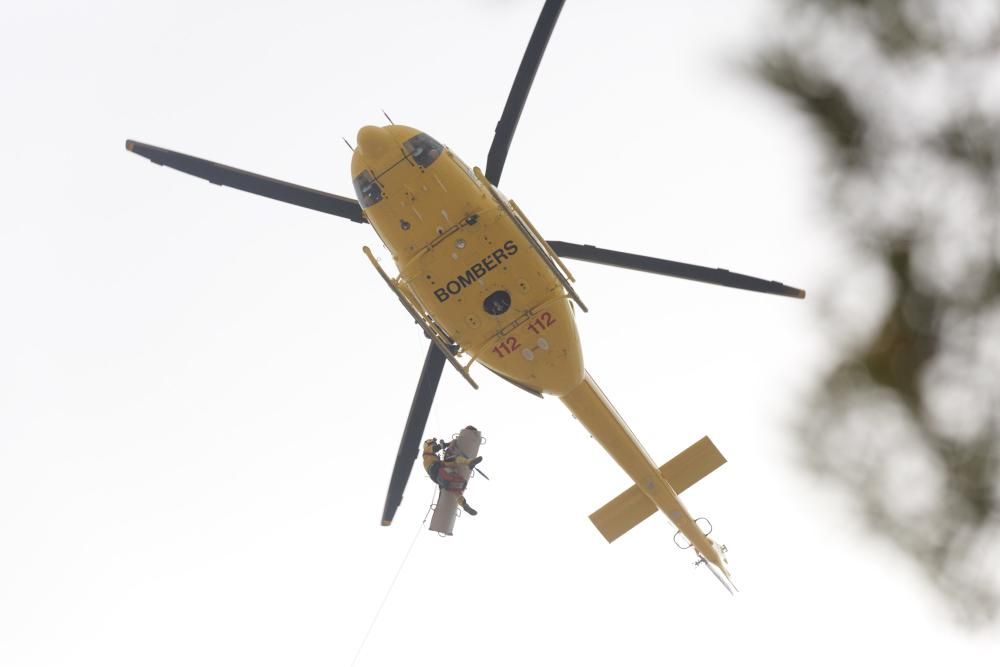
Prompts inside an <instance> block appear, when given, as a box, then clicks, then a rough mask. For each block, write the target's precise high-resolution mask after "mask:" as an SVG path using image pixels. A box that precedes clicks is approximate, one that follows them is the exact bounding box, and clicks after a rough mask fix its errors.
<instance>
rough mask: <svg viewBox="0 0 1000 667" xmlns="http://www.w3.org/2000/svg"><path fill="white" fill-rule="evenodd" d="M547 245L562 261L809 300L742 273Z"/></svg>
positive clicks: (575, 246) (589, 248) (585, 247)
mask: <svg viewBox="0 0 1000 667" xmlns="http://www.w3.org/2000/svg"><path fill="white" fill-rule="evenodd" d="M548 244H549V246H550V247H551V248H552V250H553V251H554V252H555V253H556V254H557V255H559V256H560V257H569V258H570V259H580V260H583V261H585V262H594V263H596V264H606V265H608V266H617V267H619V268H622V269H633V270H635V271H646V272H649V273H656V274H659V275H661V276H671V277H674V278H683V279H685V280H694V281H697V282H701V283H709V284H711V285H721V286H723V287H735V288H736V289H744V290H750V291H751V292H763V293H765V294H775V295H777V296H788V297H792V298H795V299H804V298H805V297H806V293H805V290H801V289H799V288H798V287H790V286H788V285H783V284H782V283H779V282H775V281H773V280H764V279H762V278H755V277H753V276H747V275H744V274H742V273H733V272H732V271H727V270H725V269H710V268H708V267H705V266H698V265H697V264H685V263H684V262H674V261H672V260H669V259H659V258H657V257H646V256H645V255H633V254H631V253H627V252H619V251H617V250H607V249H605V248H597V247H594V246H592V245H578V244H576V243H566V242H565V241H549V242H548Z"/></svg>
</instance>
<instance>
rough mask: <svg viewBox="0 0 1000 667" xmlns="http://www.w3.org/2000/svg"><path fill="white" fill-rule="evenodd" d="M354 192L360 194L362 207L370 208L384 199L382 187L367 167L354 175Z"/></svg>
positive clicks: (359, 200)
mask: <svg viewBox="0 0 1000 667" xmlns="http://www.w3.org/2000/svg"><path fill="white" fill-rule="evenodd" d="M354 192H355V193H357V195H358V202H359V203H360V204H361V208H368V207H369V206H371V205H372V204H377V203H379V202H380V201H382V188H381V187H380V186H379V184H378V181H376V180H375V177H374V176H372V173H371V172H370V171H368V170H367V169H366V170H364V171H363V172H361V173H360V174H358V175H357V176H355V177H354Z"/></svg>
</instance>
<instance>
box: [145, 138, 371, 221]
mask: <svg viewBox="0 0 1000 667" xmlns="http://www.w3.org/2000/svg"><path fill="white" fill-rule="evenodd" d="M125 149H126V150H129V151H131V152H133V153H137V154H139V155H141V156H143V157H144V158H148V159H149V160H151V161H153V162H155V163H156V164H159V165H164V166H167V167H170V168H171V169H176V170H178V171H183V172H184V173H186V174H191V175H192V176H197V177H198V178H204V179H205V180H206V181H209V182H211V183H215V184H216V185H228V186H229V187H231V188H236V189H237V190H243V191H244V192H250V193H253V194H255V195H261V196H263V197H269V198H271V199H277V200H278V201H283V202H286V203H289V204H295V205H296V206H302V207H304V208H311V209H312V210H314V211H320V212H322V213H329V214H331V215H336V216H339V217H341V218H347V219H348V220H353V221H354V222H365V218H364V216H363V215H362V214H361V205H360V204H358V202H357V200H354V199H351V198H349V197H341V196H340V195H333V194H330V193H329V192H323V191H321V190H313V189H312V188H307V187H304V186H301V185H295V184H294V183H287V182H285V181H279V180H277V179H274V178H268V177H267V176H261V175H260V174H254V173H251V172H249V171H243V170H242V169H236V168H235V167H229V166H226V165H224V164H219V163H218V162H209V161H208V160H203V159H201V158H198V157H192V156H190V155H185V154H184V153H177V152H175V151H171V150H167V149H166V148H159V147H158V146H151V145H149V144H144V143H141V142H139V141H132V140H131V139H129V140H127V141H126V142H125Z"/></svg>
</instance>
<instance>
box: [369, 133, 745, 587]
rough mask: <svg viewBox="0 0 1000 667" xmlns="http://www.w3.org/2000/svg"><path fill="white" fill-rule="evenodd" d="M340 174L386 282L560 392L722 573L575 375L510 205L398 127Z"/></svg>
mask: <svg viewBox="0 0 1000 667" xmlns="http://www.w3.org/2000/svg"><path fill="white" fill-rule="evenodd" d="M351 174H352V177H353V179H354V186H355V191H356V193H357V195H358V200H359V202H360V203H361V206H362V210H363V211H364V215H365V217H366V218H367V220H368V221H369V222H370V223H371V225H372V227H374V229H375V230H376V232H377V233H378V235H379V237H380V238H381V240H382V242H383V243H384V244H385V246H386V248H388V249H389V251H390V252H391V253H392V259H393V261H394V262H395V264H396V267H397V269H398V270H399V277H398V278H397V279H396V280H395V287H396V289H397V290H399V291H400V292H402V293H403V294H404V296H405V298H406V299H407V300H408V301H409V302H410V303H411V304H413V306H414V310H415V311H417V312H420V313H422V315H426V316H427V318H428V319H429V320H430V321H432V323H433V325H434V328H436V329H437V330H438V331H440V332H441V334H442V335H443V336H444V337H445V340H446V341H448V344H449V345H451V344H454V345H457V348H458V349H459V350H460V351H461V352H464V353H465V354H468V355H469V356H470V357H471V358H472V359H473V360H475V361H478V362H479V363H481V364H482V365H484V366H486V367H487V368H489V369H491V370H493V371H495V372H496V373H497V374H499V375H500V376H502V377H504V378H506V379H508V380H510V381H511V382H513V383H515V384H517V385H519V386H521V387H523V388H525V389H528V390H529V391H533V392H537V393H545V394H551V395H553V396H557V397H560V398H561V399H562V401H563V403H564V404H565V405H566V406H567V407H568V408H569V409H570V411H571V412H572V413H573V414H574V415H575V416H576V418H577V419H578V420H579V421H580V422H581V424H583V425H584V427H585V428H586V429H587V430H588V431H589V432H590V434H591V435H592V436H593V437H594V439H596V440H597V441H598V442H600V443H601V445H602V446H603V447H604V448H605V449H606V450H607V451H608V453H609V454H610V455H611V456H612V458H613V459H614V460H615V462H616V463H618V465H619V466H621V468H622V469H623V470H624V471H625V472H626V473H627V474H628V475H629V477H631V478H632V479H633V480H634V481H635V483H636V485H637V486H638V487H639V488H640V489H641V490H642V491H643V493H644V494H645V495H646V496H647V497H648V498H649V499H650V500H652V501H653V503H654V504H655V505H656V507H657V508H659V509H660V510H661V511H662V512H663V513H664V514H665V515H666V516H667V517H668V518H669V519H670V521H672V522H673V523H674V525H676V526H677V528H678V530H679V531H680V532H681V533H683V534H684V535H685V536H686V537H687V538H688V540H690V542H691V543H692V545H693V546H695V548H696V549H697V551H698V552H699V554H700V555H701V556H702V557H704V558H705V559H707V560H708V561H709V562H711V563H713V564H715V565H716V566H718V567H720V568H721V569H722V570H723V571H725V565H724V559H723V558H722V555H721V553H720V552H719V550H718V548H717V547H716V545H715V544H714V543H713V542H712V541H711V540H709V539H708V538H707V537H706V536H705V535H704V534H703V533H702V531H701V529H700V528H699V527H698V526H697V525H696V523H695V521H694V520H693V519H692V518H691V516H690V515H689V514H688V512H687V509H686V508H685V507H684V506H683V504H682V503H681V502H680V500H679V498H678V497H677V494H676V493H675V492H674V490H673V489H672V488H671V486H670V484H669V483H667V482H666V481H665V480H664V479H663V477H662V476H661V474H660V472H659V470H658V468H657V466H656V464H655V463H654V462H653V460H652V459H651V458H650V457H649V455H648V454H647V453H646V451H645V449H644V448H643V447H642V445H641V444H640V443H639V441H638V439H637V438H636V436H635V435H634V434H633V433H632V431H631V430H630V429H629V427H628V425H627V424H626V423H625V422H624V420H623V419H622V417H621V416H620V415H619V414H618V412H617V411H616V410H615V409H614V407H613V406H612V405H611V403H610V402H609V401H608V399H607V398H606V397H605V396H604V394H603V392H602V391H601V390H600V388H599V387H598V386H597V385H596V383H595V382H594V381H593V380H592V379H591V377H590V375H589V374H588V373H587V372H586V370H585V368H584V364H583V355H582V351H581V346H580V338H579V335H578V332H577V328H576V324H575V321H574V314H573V305H572V303H571V301H572V296H573V295H572V294H570V292H569V289H571V288H569V289H568V286H567V284H566V283H565V281H564V280H561V279H560V276H559V274H558V273H557V272H556V271H554V270H553V265H552V263H551V262H552V258H551V256H549V257H547V256H546V255H547V253H546V250H547V248H546V246H545V244H544V241H541V240H540V237H537V236H535V235H533V234H532V232H531V230H526V229H525V227H524V225H523V224H519V223H518V221H517V220H515V217H514V216H515V215H517V214H513V211H514V209H515V208H516V205H513V204H512V202H509V201H507V200H506V199H505V198H504V197H503V195H501V194H500V193H499V192H497V191H496V190H495V188H493V187H492V186H491V185H489V183H488V182H486V181H485V178H484V177H482V174H481V172H479V171H478V170H472V169H470V168H469V167H468V166H467V165H466V164H465V163H464V162H462V160H461V159H460V158H459V157H458V156H457V155H455V154H454V153H453V152H452V151H451V150H449V149H448V148H447V147H445V146H443V145H442V144H440V143H438V142H437V141H435V140H434V139H432V138H431V137H430V136H428V135H427V134H424V133H422V132H420V131H419V130H416V129H414V128H410V127H406V126H403V125H389V126H386V127H372V126H367V127H364V128H362V129H361V130H360V131H359V132H358V145H357V147H356V148H355V150H354V156H353V159H352V163H351ZM512 206H513V207H514V208H512ZM518 210H519V209H518ZM512 214H513V215H512ZM529 225H530V223H529Z"/></svg>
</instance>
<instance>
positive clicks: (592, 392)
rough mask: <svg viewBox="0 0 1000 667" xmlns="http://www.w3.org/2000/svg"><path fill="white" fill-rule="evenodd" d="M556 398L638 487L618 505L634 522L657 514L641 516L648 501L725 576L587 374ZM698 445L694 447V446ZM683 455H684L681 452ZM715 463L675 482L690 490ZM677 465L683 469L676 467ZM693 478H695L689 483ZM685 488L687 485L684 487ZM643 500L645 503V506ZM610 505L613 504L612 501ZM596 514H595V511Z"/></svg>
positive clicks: (707, 544)
mask: <svg viewBox="0 0 1000 667" xmlns="http://www.w3.org/2000/svg"><path fill="white" fill-rule="evenodd" d="M560 398H561V400H562V402H563V403H564V404H565V405H566V407H567V408H569V410H570V412H572V413H573V415H574V416H575V417H576V418H577V419H578V420H579V421H580V423H581V424H583V426H584V428H586V429H587V431H589V432H590V434H591V435H592V436H593V438H594V439H595V440H597V441H598V442H599V443H600V444H601V445H602V446H603V447H604V449H605V450H606V451H607V452H608V454H610V455H611V458H613V459H614V460H615V463H617V464H618V465H619V466H620V467H621V468H622V470H624V471H625V473H626V474H627V475H628V476H629V477H631V478H632V480H633V481H634V482H635V486H634V487H632V488H633V489H637V490H638V491H639V492H640V494H641V495H638V494H636V493H634V492H632V490H631V489H630V490H628V491H626V492H625V493H624V494H622V495H624V496H628V497H627V498H626V499H625V500H624V501H622V503H623V505H630V507H631V512H632V516H640V515H641V516H640V518H639V520H638V521H641V520H642V519H644V518H646V517H647V516H649V515H650V514H652V513H653V511H655V510H650V511H649V512H648V513H644V512H645V507H648V504H649V503H651V504H652V505H653V506H654V507H655V508H658V509H659V510H660V511H661V512H662V513H663V514H665V515H666V517H667V518H668V519H669V520H670V521H671V522H672V523H673V524H674V525H675V526H676V527H677V529H678V530H679V531H680V532H681V533H683V534H684V536H685V537H687V539H688V540H690V542H691V544H692V545H693V546H694V547H695V549H696V550H697V551H698V553H699V554H700V555H701V556H702V557H703V558H705V559H706V560H707V561H708V562H711V563H713V564H714V565H716V566H717V567H719V568H720V569H722V570H723V572H725V571H726V568H725V564H724V561H723V559H722V556H721V555H720V553H719V551H718V549H717V547H716V546H715V544H714V543H713V542H712V541H711V540H709V539H708V537H706V536H705V534H704V533H703V532H702V531H701V529H700V528H699V527H698V526H697V524H695V521H694V519H692V518H691V515H690V514H689V513H688V511H687V508H685V507H684V505H683V503H681V501H680V498H678V497H677V491H676V490H675V489H674V488H673V487H672V486H671V484H670V482H669V481H668V479H667V478H665V477H664V475H663V474H661V469H660V468H658V467H657V466H656V464H655V463H653V460H652V459H651V458H650V456H649V454H648V453H647V452H646V450H645V449H644V448H643V446H642V444H641V443H640V442H639V440H638V438H636V436H635V434H634V433H632V430H631V429H630V428H629V427H628V425H627V424H626V423H625V420H624V419H622V417H621V415H619V414H618V411H617V410H615V408H614V406H613V405H612V404H611V401H609V400H608V398H607V396H605V395H604V392H603V391H601V388H600V387H598V386H597V383H596V382H594V379H593V378H592V377H591V376H590V374H589V373H587V374H586V375H585V377H584V380H583V382H581V383H580V384H579V385H578V386H577V387H576V388H575V389H572V390H571V391H570V392H568V393H567V394H565V395H563V396H561V397H560ZM708 443H709V444H711V441H708ZM697 446H698V445H697V444H696V445H695V447H697ZM711 449H712V450H715V447H714V445H711ZM715 451H716V452H718V450H715ZM681 456H683V453H682V455H681ZM721 456H722V455H721V454H718V458H721ZM678 458H680V457H678ZM722 461H723V462H724V461H725V459H722ZM673 463H674V460H671V461H670V462H668V463H667V464H666V465H665V466H664V468H667V469H668V470H669V466H671V464H673ZM689 463H690V462H689ZM709 465H711V464H709ZM718 465H721V462H720V463H717V464H715V465H714V467H711V468H710V470H708V471H706V472H704V473H703V474H701V475H700V476H698V475H697V474H696V473H697V470H695V471H694V474H692V473H691V472H690V471H687V472H685V474H684V475H681V474H678V480H680V479H682V477H683V478H685V481H688V486H690V484H693V483H694V482H695V481H697V480H698V479H701V477H703V476H704V475H705V474H708V472H711V470H714V469H715V468H716V467H718ZM678 467H679V468H680V467H682V466H680V465H679V464H678ZM703 467H704V466H703ZM668 477H669V473H668ZM692 477H694V478H693V479H692ZM684 488H687V487H686V486H685V487H684ZM642 496H645V499H648V502H645V499H643V498H642ZM616 500H618V499H616ZM614 502H615V501H612V503H614ZM609 504H611V503H609ZM644 506H645V507H644ZM600 511H601V510H598V513H600ZM638 521H636V523H638ZM632 525H635V524H632ZM631 527H632V526H628V528H625V530H626V531H627V530H628V529H629V528H631ZM599 529H600V526H599ZM612 532H614V531H612ZM623 532H624V531H623ZM602 533H603V531H602ZM605 537H607V535H605ZM615 537H617V536H615ZM609 541H610V539H609Z"/></svg>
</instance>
